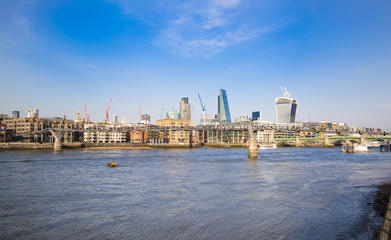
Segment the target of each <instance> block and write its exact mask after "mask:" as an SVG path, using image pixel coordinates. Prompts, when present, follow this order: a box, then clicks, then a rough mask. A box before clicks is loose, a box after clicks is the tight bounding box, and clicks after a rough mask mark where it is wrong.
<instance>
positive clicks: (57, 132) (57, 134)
mask: <svg viewBox="0 0 391 240" xmlns="http://www.w3.org/2000/svg"><path fill="white" fill-rule="evenodd" d="M200 130H205V131H206V130H221V131H230V130H244V131H248V133H249V153H248V156H249V158H258V148H257V141H256V134H255V132H256V131H257V130H258V127H257V126H256V125H253V124H251V123H250V122H244V123H243V124H237V123H236V124H227V125H216V126H186V127H162V126H148V127H143V128H115V129H101V128H96V129H95V128H92V129H57V128H46V129H43V130H39V131H31V132H22V133H18V134H16V136H23V135H35V134H44V133H49V132H50V133H51V134H52V135H53V137H54V139H55V142H54V151H61V150H62V143H61V139H62V137H63V136H64V134H65V133H66V132H102V131H104V132H122V133H126V132H140V131H141V132H162V131H200Z"/></svg>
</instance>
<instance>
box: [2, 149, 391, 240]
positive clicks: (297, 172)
mask: <svg viewBox="0 0 391 240" xmlns="http://www.w3.org/2000/svg"><path fill="white" fill-rule="evenodd" d="M111 161H115V162H116V163H118V167H117V168H109V167H106V163H107V162H111ZM389 180H391V153H389V152H388V153H385V152H383V153H381V152H379V150H378V149H377V150H371V151H370V152H369V153H357V154H346V153H341V152H339V149H323V148H279V149H277V150H266V151H264V152H262V156H261V157H260V158H259V159H257V160H249V159H248V158H247V149H188V150H104V151H103V150H65V151H63V152H61V153H54V152H52V151H20V152H13V151H9V152H0V183H1V184H0V238H1V239H372V238H373V232H374V231H376V228H377V225H381V219H379V217H376V216H375V215H374V211H373V210H372V206H371V204H370V203H371V202H372V201H373V195H374V193H375V192H376V187H375V185H377V184H381V183H383V182H386V181H389Z"/></svg>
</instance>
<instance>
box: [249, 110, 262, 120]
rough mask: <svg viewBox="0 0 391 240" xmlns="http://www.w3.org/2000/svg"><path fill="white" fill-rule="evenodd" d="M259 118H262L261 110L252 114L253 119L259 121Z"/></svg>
mask: <svg viewBox="0 0 391 240" xmlns="http://www.w3.org/2000/svg"><path fill="white" fill-rule="evenodd" d="M258 120H261V112H260V111H257V112H253V113H252V116H251V121H258Z"/></svg>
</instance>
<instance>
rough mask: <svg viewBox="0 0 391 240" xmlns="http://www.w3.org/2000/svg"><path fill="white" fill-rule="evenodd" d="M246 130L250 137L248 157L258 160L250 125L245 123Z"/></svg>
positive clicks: (255, 141)
mask: <svg viewBox="0 0 391 240" xmlns="http://www.w3.org/2000/svg"><path fill="white" fill-rule="evenodd" d="M247 130H248V134H249V137H250V144H249V146H248V157H249V158H258V147H257V138H256V136H255V133H254V131H253V128H252V126H251V123H249V122H248V123H247Z"/></svg>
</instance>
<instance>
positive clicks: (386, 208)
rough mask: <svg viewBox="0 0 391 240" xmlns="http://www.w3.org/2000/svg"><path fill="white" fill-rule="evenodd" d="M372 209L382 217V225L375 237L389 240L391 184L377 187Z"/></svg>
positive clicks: (390, 233) (390, 228) (390, 227)
mask: <svg viewBox="0 0 391 240" xmlns="http://www.w3.org/2000/svg"><path fill="white" fill-rule="evenodd" d="M378 188H379V191H378V192H377V193H376V195H375V204H374V209H375V210H376V212H377V214H379V215H380V216H381V217H383V224H382V226H381V228H380V230H379V233H378V235H377V239H378V240H391V182H390V183H387V184H383V185H381V186H379V187H378Z"/></svg>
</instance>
